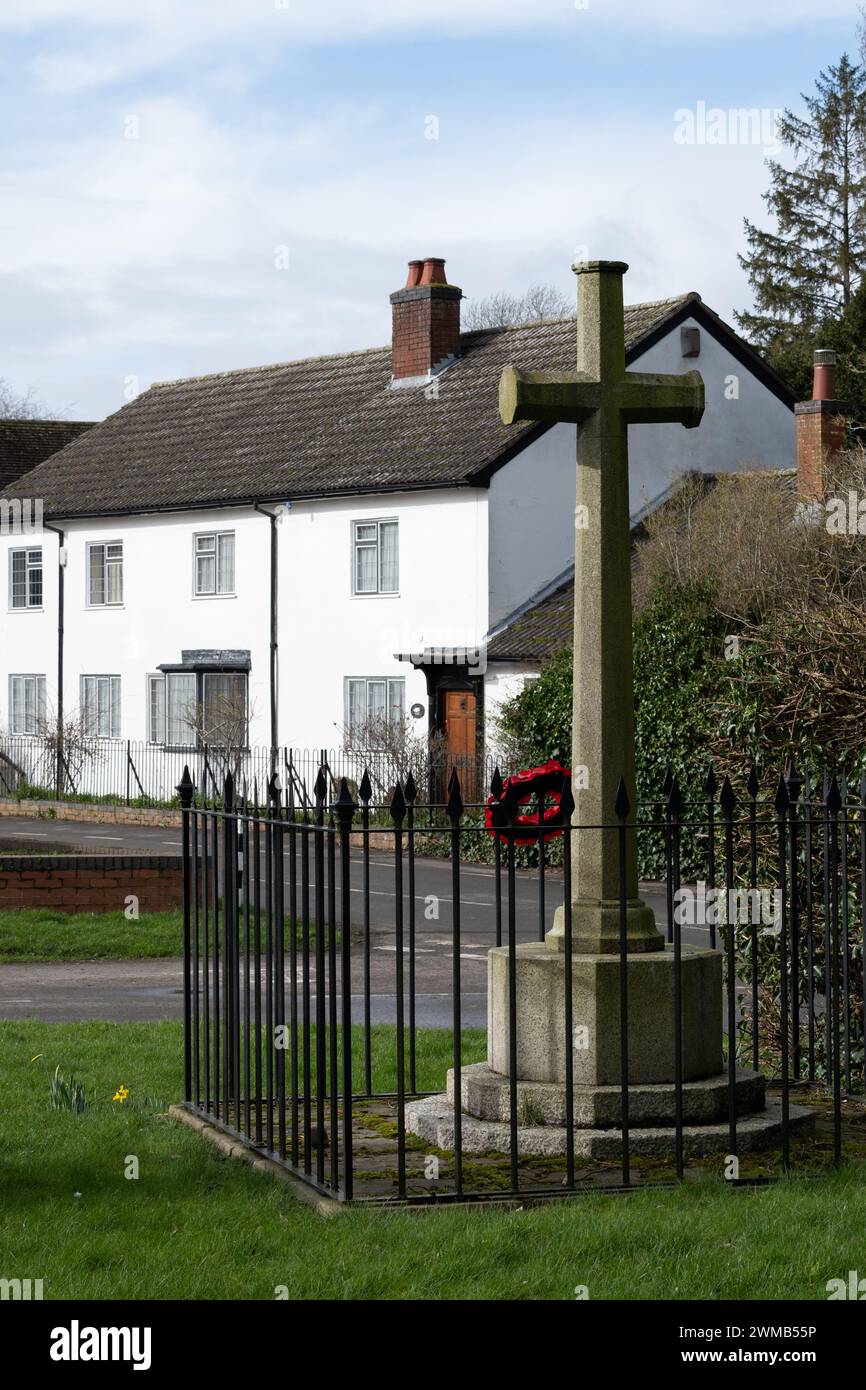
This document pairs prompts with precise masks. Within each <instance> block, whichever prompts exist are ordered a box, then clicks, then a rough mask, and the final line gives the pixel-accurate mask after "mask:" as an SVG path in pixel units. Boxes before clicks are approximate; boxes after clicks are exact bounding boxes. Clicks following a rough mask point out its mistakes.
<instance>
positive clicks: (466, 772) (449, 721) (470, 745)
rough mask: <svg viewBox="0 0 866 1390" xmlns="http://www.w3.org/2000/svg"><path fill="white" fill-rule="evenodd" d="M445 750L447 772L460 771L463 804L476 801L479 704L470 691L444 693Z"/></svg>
mask: <svg viewBox="0 0 866 1390" xmlns="http://www.w3.org/2000/svg"><path fill="white" fill-rule="evenodd" d="M443 698H444V701H445V746H446V748H447V750H448V772H447V776H449V777H450V775H451V768H452V767H454V768H456V769H457V775H458V777H459V778H460V788H461V791H462V793H463V800H464V801H475V800H476V799H477V786H476V780H477V779H476V761H475V715H476V706H477V700H476V697H475V695H474V694H473V693H472V691H471V690H445V691H443Z"/></svg>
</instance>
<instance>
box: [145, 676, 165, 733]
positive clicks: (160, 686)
mask: <svg viewBox="0 0 866 1390" xmlns="http://www.w3.org/2000/svg"><path fill="white" fill-rule="evenodd" d="M147 741H148V743H165V676H164V675H162V673H160V674H159V675H158V676H148V678H147Z"/></svg>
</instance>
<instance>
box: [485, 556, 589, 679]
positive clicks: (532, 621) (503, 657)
mask: <svg viewBox="0 0 866 1390" xmlns="http://www.w3.org/2000/svg"><path fill="white" fill-rule="evenodd" d="M573 639H574V577H573V576H572V578H570V579H567V580H564V581H563V583H562V584H561V585H560V587H559V588H558V589H556V590H555V591H554V592H553V593H552V594H548V596H547V597H546V598H543V599H541V600H540V602H539V603H536V604H535V605H534V607H532V608H527V609H526V610H525V611H524V612H523V613H521V614H520V616H519V617H517V618H515V619H514V620H513V621H512V622H510V623H509V624H508V626H507V627H505V628H503V630H502V631H501V632H500V633H499V634H498V635H497V636H496V637H494V638H492V640H491V641H490V643H489V645H488V648H487V659H488V661H531V662H536V661H537V662H543V661H549V660H550V658H551V657H552V656H556V653H557V652H560V651H562V650H563V648H564V647H570V646H571V644H572V641H573Z"/></svg>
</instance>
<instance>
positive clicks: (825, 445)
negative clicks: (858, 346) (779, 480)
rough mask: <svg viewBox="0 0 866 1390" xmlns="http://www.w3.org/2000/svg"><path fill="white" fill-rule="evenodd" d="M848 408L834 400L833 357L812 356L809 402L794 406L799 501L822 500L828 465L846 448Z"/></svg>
mask: <svg viewBox="0 0 866 1390" xmlns="http://www.w3.org/2000/svg"><path fill="white" fill-rule="evenodd" d="M847 411H848V407H847V406H846V405H845V404H844V403H843V402H842V401H837V399H836V354H835V352H830V351H829V350H827V349H823V348H819V349H818V351H817V352H816V353H815V375H814V382H813V386H812V399H811V400H810V401H802V402H800V403H799V404H798V405H795V406H794V414H795V415H796V417H797V494H798V496H799V498H800V501H801V502H815V501H821V500H822V499H823V497H824V493H825V491H826V486H827V477H828V464H829V463H830V461H831V460H832V458H833V456H834V455H835V454H838V453H839V451H840V450H841V449H844V447H845V416H846V414H847Z"/></svg>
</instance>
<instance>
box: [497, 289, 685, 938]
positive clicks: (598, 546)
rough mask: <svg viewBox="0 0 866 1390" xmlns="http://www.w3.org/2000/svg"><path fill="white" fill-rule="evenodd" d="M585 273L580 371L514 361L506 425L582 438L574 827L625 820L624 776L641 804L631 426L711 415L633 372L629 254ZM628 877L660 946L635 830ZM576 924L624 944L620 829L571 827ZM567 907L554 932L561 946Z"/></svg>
mask: <svg viewBox="0 0 866 1390" xmlns="http://www.w3.org/2000/svg"><path fill="white" fill-rule="evenodd" d="M574 270H575V273H576V274H577V276H578V286H579V290H578V317H577V372H576V373H575V374H573V375H568V376H562V375H559V374H557V373H555V372H547V371H544V372H519V371H517V370H516V369H515V368H514V367H506V368H505V370H504V372H503V373H502V379H501V382H500V386H499V409H500V414H501V416H502V419H503V421H504V423H505V424H507V425H510V424H513V423H514V422H515V421H522V420H542V421H549V422H551V423H553V422H555V421H570V422H573V423H576V424H577V425H579V426H580V428H579V429H578V440H577V508H576V512H575V518H576V540H575V567H574V726H573V740H572V766H573V767H574V768H581V767H584V768H586V769H587V771H588V777H587V786H586V788H585V789H583V788H581V787H580V785H579V783H578V782H577V779H575V792H574V800H575V808H576V809H575V813H574V822H573V823H574V825H575V826H588V827H599V826H603V825H607V826H610V825H614V824H615V815H614V804H615V802H616V795H617V789H618V786H619V780H620V777H624V778H625V783H626V787H627V789H628V794H629V797H630V798H631V801H632V805H633V806H634V801H635V792H634V788H635V749H634V681H633V667H632V612H631V530H630V514H629V474H628V426H629V425H636V424H666V423H679V424H683V425H685V426H686V428H687V429H694V428H695V427H696V426H697V425H699V424H700V422H701V419H702V416H703V412H704V385H703V381H702V379H701V375H700V373H699V372H688V373H687V374H685V375H683V376H661V375H649V374H646V373H639V372H627V371H626V364H625V326H624V321H623V283H622V282H623V276H624V274H625V272H626V271H627V270H628V266H627V265H625V264H623V263H622V262H621V261H595V262H591V263H587V264H580V265H576V266H575V267H574ZM628 842H629V855H628V862H627V874H626V884H627V892H628V898H629V909H628V942H629V950H630V951H653V950H661V949H662V948H663V946H664V938H663V937H662V935H661V934H660V933H659V931H658V930H657V928H656V926H655V920H654V917H653V913H652V911H651V909H650V908H648V907H646V906H645V904H643V903H642V902H641V901H640V899H639V898H638V882H637V860H636V853H635V844H634V836H633V835H631V834H630V835H629V837H628ZM572 898H573V904H572V912H573V917H572V924H573V933H574V936H573V944H574V949H575V951H578V952H581V953H585V954H593V953H599V954H608V953H611V952H615V951H618V950H619V925H620V919H619V845H618V835H617V833H616V831H615V830H609V831H601V830H598V829H596V830H580V831H578V833H576V834H574V835H573V836H572ZM562 937H563V910H562V909H561V910H560V912H559V913H558V914H557V920H556V922H555V924H554V927H553V930H552V932H551V933H550V934H549V936H548V941H549V942H550V943H551V944H555V945H557V946H558V947H559V948H560V949H561V947H562Z"/></svg>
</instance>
